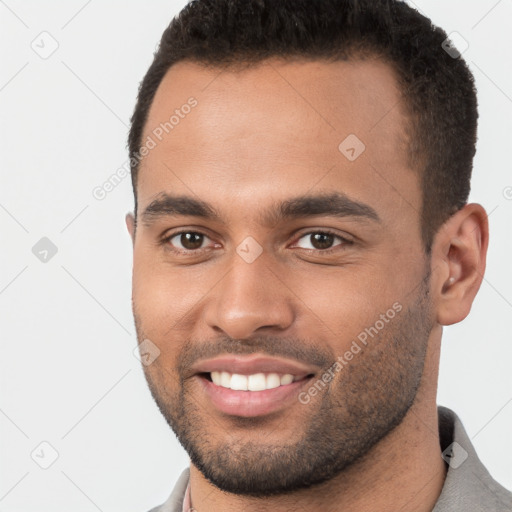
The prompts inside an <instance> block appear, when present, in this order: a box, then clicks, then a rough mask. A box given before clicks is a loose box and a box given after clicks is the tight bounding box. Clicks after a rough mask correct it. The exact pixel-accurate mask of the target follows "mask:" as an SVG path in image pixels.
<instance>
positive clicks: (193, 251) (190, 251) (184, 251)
mask: <svg viewBox="0 0 512 512" xmlns="http://www.w3.org/2000/svg"><path fill="white" fill-rule="evenodd" d="M184 233H193V234H195V235H202V236H204V237H206V238H209V237H208V235H207V234H206V233H203V232H201V231H193V230H190V229H184V230H181V231H176V232H174V233H171V234H169V235H168V236H166V237H164V238H163V239H162V240H161V244H162V245H164V246H165V247H166V249H168V250H170V251H172V252H174V253H177V254H186V255H192V254H199V253H201V252H204V251H206V250H209V249H210V248H209V247H202V248H200V249H178V248H176V247H173V246H171V245H170V244H169V242H170V240H171V239H172V238H174V237H176V236H178V235H182V234H184ZM318 233H321V234H322V235H331V236H333V237H335V238H338V239H339V240H341V242H342V243H341V244H339V245H335V246H334V247H330V248H329V249H304V248H301V247H299V249H302V250H303V251H309V252H315V253H321V254H331V253H332V252H334V251H337V250H343V247H344V246H347V245H353V243H354V242H353V241H352V240H349V239H347V238H344V237H342V236H340V235H338V234H337V233H335V232H333V231H331V230H329V229H319V230H313V231H307V232H305V233H302V234H301V235H300V236H299V238H297V241H298V240H300V239H301V238H303V237H305V236H307V235H313V234H318ZM340 247H341V249H340Z"/></svg>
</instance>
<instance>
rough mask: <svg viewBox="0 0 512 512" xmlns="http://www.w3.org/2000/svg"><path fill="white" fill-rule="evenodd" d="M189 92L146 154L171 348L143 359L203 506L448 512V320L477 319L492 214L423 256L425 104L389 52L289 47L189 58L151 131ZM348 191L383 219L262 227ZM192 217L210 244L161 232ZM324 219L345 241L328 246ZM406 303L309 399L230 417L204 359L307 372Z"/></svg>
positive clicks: (152, 318)
mask: <svg viewBox="0 0 512 512" xmlns="http://www.w3.org/2000/svg"><path fill="white" fill-rule="evenodd" d="M191 96H192V97H194V98H195V99H196V100H197V105H196V106H195V107H194V108H193V109H192V110H191V111H190V113H188V114H187V115H186V116H184V117H183V118H180V121H179V124H177V125H176V126H175V127H174V128H173V129H172V131H170V132H169V133H168V134H165V136H164V137H163V138H162V140H161V141H158V143H157V144H156V147H154V148H153V149H151V150H150V152H149V154H147V156H145V157H144V159H143V160H142V162H141V169H140V174H139V178H138V184H137V195H138V213H137V219H136V222H135V219H134V218H133V216H131V215H128V216H127V218H126V221H127V226H128V230H129V232H130V234H131V236H132V239H133V248H134V267H133V310H134V317H135V322H136V328H137V335H138V338H139V342H142V341H143V340H144V339H149V340H151V342H152V343H154V344H155V345H156V346H157V347H158V348H159V350H160V355H159V357H158V358H157V359H156V360H155V361H154V362H153V363H152V364H150V365H148V366H145V367H144V371H145V374H146V378H147V380H148V384H149V386H150V389H151V392H152V394H153V397H154V398H155V401H156V403H157V405H158V406H159V408H160V410H161V412H162V414H163V415H164V417H165V418H166V419H167V421H168V422H169V424H170V425H171V426H172V428H173V429H174V430H175V432H176V434H177V436H178V438H179V439H180V441H181V442H182V444H183V445H184V446H185V448H186V449H187V451H188V452H189V455H190V456H191V460H192V465H191V497H192V505H193V507H194V508H195V509H196V510H197V511H198V512H201V511H203V510H208V511H216V510H222V511H231V510H238V511H239V510H246V511H256V510H270V509H271V510H275V511H281V510H283V511H284V510H320V509H321V510H325V511H335V510H344V511H356V510H357V511H363V512H364V511H366V510H368V511H369V510H383V511H386V510H389V511H397V510H404V511H406V510H407V511H411V510H414V511H429V510H432V508H433V506H434V504H435V502H436V500H437V497H438V496H439V493H440V492H441V488H442V485H443V481H444V478H445V471H446V470H445V465H444V462H443V461H442V459H441V450H440V448H439V437H438V431H437V411H436V389H437V374H438V364H439V351H440V341H441V335H442V326H443V325H450V324H453V323H456V322H459V321H461V320H462V319H464V318H465V317H466V316H467V314H468V313H469V310H470V307H471V304H472V301H473V299H474V297H475V295H476V293H477V291H478V288H479V286H480V284H481V281H482V277H483V273H484V270H485V255H486V250H487V244H488V226H487V218H486V214H485V210H484V209H483V208H482V207H481V206H480V205H478V204H469V205H466V206H465V207H464V208H463V209H462V210H460V211H459V212H457V213H456V214H455V215H454V216H452V217H451V218H450V219H449V220H448V221H447V222H446V223H445V224H444V225H443V226H442V227H441V229H440V230H439V231H438V233H437V235H436V238H435V240H434V244H433V248H432V256H431V258H427V257H426V256H425V254H424V251H423V246H422V242H421V238H420V215H421V213H420V212H421V204H422V200H421V190H420V182H419V176H418V174H417V172H416V171H414V170H412V169H409V168H408V167H407V161H408V159H407V154H406V145H407V133H408V124H407V123H408V117H407V112H406V111H405V109H404V106H403V105H402V104H401V103H400V100H399V97H400V94H399V91H398V89H397V85H396V80H395V76H394V74H393V71H392V69H391V68H390V67H389V66H388V65H387V64H385V63H383V62H380V61H378V60H372V59H368V60H365V61H364V62H363V61H355V62H339V63H325V62H318V61H315V62H305V61H296V62H285V61H281V60H277V59H273V60H268V61H265V62H264V63H262V64H261V65H259V66H257V67H254V68H251V69H249V70H245V71H235V70H229V69H227V70H221V69H217V68H211V69H207V68H205V67H202V66H200V65H198V64H194V63H190V62H181V63H178V64H176V65H175V66H173V67H172V68H171V69H170V70H169V72H168V73H167V75H166V76H165V78H164V80H163V82H162V83H161V85H160V87H159V89H158V91H157V94H156V96H155V99H154V102H153V104H152V107H151V110H150V113H149V117H148V120H147V123H146V128H145V133H144V136H143V140H145V139H146V137H147V136H151V134H152V131H153V130H154V129H155V128H156V127H158V126H159V125H160V123H162V122H165V121H167V120H168V119H169V117H170V116H171V115H172V113H173V112H174V111H175V109H179V108H180V107H181V106H182V105H184V104H185V103H186V102H187V100H188V99H189V98H190V97H191ZM349 134H355V135H356V136H357V137H358V138H359V139H360V140H361V141H363V143H364V144H365V150H364V152H363V153H361V154H360V155H359V156H358V158H356V159H355V160H354V161H349V160H348V159H347V158H345V156H344V155H343V154H342V153H341V152H340V150H339V149H338V145H339V144H340V143H341V142H342V141H343V140H344V139H345V138H346V137H347V136H348V135H349ZM333 192H337V193H340V194H345V195H346V196H348V197H349V198H351V199H352V200H355V201H358V202H361V203H364V204H366V205H368V206H370V207H371V208H372V209H373V210H374V211H375V212H376V213H377V215H378V217H379V218H380V222H375V221H371V220H368V219H362V218H358V217H355V216H350V217H346V218H337V217H332V216H327V215H317V216H315V217H305V218H293V219H281V220H278V219H273V221H272V222H263V220H264V219H263V217H264V213H265V212H266V211H267V210H268V208H270V207H272V206H273V205H275V204H279V203H281V202H283V201H286V200H288V199H291V198H294V197H298V196H302V195H305V194H309V195H311V194H315V195H317V194H330V193H333ZM162 193H167V194H174V195H186V196H190V197H192V198H194V199H200V200H203V201H206V202H208V203H209V204H211V206H212V207H213V208H215V210H216V211H217V212H218V214H219V219H216V220H214V219H204V218H201V217H197V216H170V215H159V216H155V215H153V216H146V217H143V212H144V211H145V209H146V208H147V207H148V206H149V205H150V204H151V203H152V202H153V201H154V200H155V199H157V198H159V197H161V194H162ZM267 220H268V219H267ZM182 229H183V230H186V231H187V232H192V233H202V234H204V235H205V236H204V238H200V239H199V243H198V244H197V245H196V247H200V249H199V250H197V249H196V251H195V252H194V251H193V250H192V251H191V250H190V248H193V246H192V245H188V246H187V245H184V240H183V238H180V236H177V237H176V236H175V237H173V238H172V242H171V240H169V239H167V240H166V241H162V240H163V239H165V238H166V237H169V236H170V235H172V234H173V233H176V232H178V231H180V230H182ZM325 230H329V231H331V232H332V233H333V234H334V235H335V236H333V237H332V238H329V237H328V238H327V239H324V243H326V245H325V246H320V245H319V244H317V245H313V244H314V241H313V240H312V235H313V234H315V233H323V232H324V231H325ZM249 236H250V237H252V238H254V239H255V240H256V241H257V243H258V244H259V246H260V247H261V249H262V252H261V254H260V255H259V256H258V257H257V258H256V259H255V260H254V261H253V262H251V263H248V262H247V261H246V260H244V259H243V258H242V257H241V256H240V254H239V253H237V247H238V246H239V245H240V244H241V243H242V242H243V241H244V240H245V239H246V237H249ZM337 237H344V238H346V239H347V240H348V242H343V240H342V239H339V238H337ZM185 243H186V241H185ZM172 244H174V246H175V247H176V248H177V249H178V250H181V251H186V250H187V248H188V249H189V253H188V254H185V253H184V252H182V253H176V252H173V251H172ZM182 244H183V245H182ZM322 247H325V248H326V249H329V248H332V249H333V250H332V251H331V252H330V253H326V252H325V249H323V248H322ZM450 278H452V279H450ZM397 303H398V304H399V305H400V312H397V313H396V315H394V317H393V318H392V319H389V321H388V322H386V323H385V325H384V327H383V328H382V329H380V330H379V332H378V334H377V335H375V336H374V337H372V338H370V339H369V341H368V344H367V345H366V346H363V347H362V350H361V351H360V352H358V353H357V354H355V355H354V356H353V359H351V360H350V361H349V362H348V363H347V364H346V365H345V366H344V367H343V369H342V370H341V371H338V372H336V373H335V376H334V378H333V379H332V380H331V381H330V382H329V384H328V386H326V387H325V388H324V389H323V390H322V391H321V392H319V393H317V394H316V395H315V396H314V397H312V398H311V400H310V401H309V402H308V403H307V404H303V403H301V402H300V401H299V400H297V401H293V403H292V404H291V405H289V406H287V407H286V408H283V409H280V410H278V411H276V412H274V413H272V414H269V415H266V416H261V417H258V418H242V417H240V416H236V415H227V414H224V413H221V412H220V411H218V410H217V409H216V408H215V407H214V406H213V405H212V404H211V402H210V401H209V399H208V397H207V396H206V394H205V393H204V392H203V390H202V387H201V385H200V383H199V382H198V377H197V376H194V375H193V372H192V370H191V365H192V364H194V363H196V362H197V361H199V360H200V359H201V358H202V357H206V356H208V357H212V356H215V355H222V354H226V353H237V354H245V355H249V354H254V353H257V354H263V355H276V356H283V357H287V358H289V359H292V360H293V359H295V360H297V361H300V362H302V363H304V364H309V365H310V367H311V368H314V369H315V371H314V373H315V377H314V380H317V379H318V378H320V377H321V376H322V374H323V373H324V372H325V371H326V369H327V368H328V367H331V366H332V365H333V363H334V362H335V361H336V358H338V356H342V355H343V354H345V353H346V352H347V351H348V350H349V349H350V347H351V344H352V342H353V341H354V340H356V339H357V336H358V335H359V334H360V333H361V332H362V331H364V330H365V329H366V328H369V327H370V326H374V325H376V321H377V320H379V319H380V318H382V317H381V316H380V315H382V314H386V312H387V311H388V310H389V309H390V308H392V305H393V304H397ZM309 386H310V384H309V385H308V386H307V387H306V389H307V388H308V387H309ZM404 453H405V454H407V455H406V456H404ZM313 484H314V485H313Z"/></svg>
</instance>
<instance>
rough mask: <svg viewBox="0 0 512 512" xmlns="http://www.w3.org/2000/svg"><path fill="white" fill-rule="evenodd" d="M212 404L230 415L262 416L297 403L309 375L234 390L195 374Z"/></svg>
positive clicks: (309, 378)
mask: <svg viewBox="0 0 512 512" xmlns="http://www.w3.org/2000/svg"><path fill="white" fill-rule="evenodd" d="M195 378H196V379H198V380H199V382H200V384H201V386H202V388H203V390H204V392H205V393H206V395H207V396H208V398H209V399H210V401H211V403H212V404H213V406H214V407H215V408H216V409H218V410H219V411H221V412H223V413H225V414H229V415H232V416H241V417H244V418H251V417H255V416H264V415H266V414H270V413H273V412H276V411H278V410H279V409H284V408H285V407H287V406H290V405H293V404H294V403H298V402H299V400H298V394H299V390H300V388H302V387H303V386H304V385H305V384H306V383H307V382H308V381H309V380H311V377H306V378H304V379H301V380H298V381H296V382H292V383H291V384H286V385H285V386H279V387H277V388H273V389H265V390H264V391H236V390H234V389H229V388H224V387H222V386H217V385H216V384H214V383H213V382H211V381H209V380H208V379H206V378H205V377H202V376H198V375H197V376H196V377H195Z"/></svg>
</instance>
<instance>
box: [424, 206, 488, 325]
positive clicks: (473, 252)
mask: <svg viewBox="0 0 512 512" xmlns="http://www.w3.org/2000/svg"><path fill="white" fill-rule="evenodd" d="M488 241H489V226H488V221H487V213H486V212H485V210H484V208H483V207H482V206H480V205H479V204H475V203H473V204H467V205H465V206H464V207H463V208H462V209H461V210H459V211H458V212H457V213H455V214H454V215H453V216H452V217H450V219H448V221H447V222H446V223H445V224H444V225H443V226H442V228H441V229H440V230H439V232H438V234H437V236H436V240H435V242H434V246H433V249H432V252H433V265H435V266H436V267H437V268H438V272H437V273H436V279H435V280H434V288H435V289H434V293H435V295H436V301H435V302H436V305H437V321H438V323H439V324H441V325H452V324H455V323H458V322H460V321H462V320H464V318H466V316H467V315H468V314H469V312H470V310H471V306H472V304H473V300H474V298H475V296H476V294H477V292H478V290H479V288H480V285H481V284H482V280H483V275H484V272H485V261H486V254H487V246H488Z"/></svg>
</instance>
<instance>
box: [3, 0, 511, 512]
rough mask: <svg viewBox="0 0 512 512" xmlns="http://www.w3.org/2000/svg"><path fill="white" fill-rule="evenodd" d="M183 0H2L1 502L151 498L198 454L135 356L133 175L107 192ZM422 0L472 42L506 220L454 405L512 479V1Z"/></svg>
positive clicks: (492, 253)
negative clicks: (48, 253) (49, 248)
mask: <svg viewBox="0 0 512 512" xmlns="http://www.w3.org/2000/svg"><path fill="white" fill-rule="evenodd" d="M410 3H411V4H412V2H410ZM183 5H185V2H184V1H172V2H170V1H167V2H165V1H151V2H142V1H139V2H122V1H120V0H117V1H112V0H109V1H103V2H100V1H98V0H92V1H91V0H89V1H84V0H73V1H66V2H64V1H59V2H56V1H54V2H44V3H43V2H36V1H17V0H5V1H4V0H0V20H1V22H0V38H1V48H2V56H1V62H2V65H1V67H0V105H1V107H0V108H1V112H0V119H1V133H0V141H1V164H0V165H1V167H0V169H1V184H2V185H1V188H0V230H1V235H0V236H1V251H0V314H1V324H0V325H1V354H0V371H1V396H0V428H1V436H0V450H1V452H0V461H1V463H0V464H1V466H0V471H1V473H0V512H1V511H35V510H37V511H50V510H51V511H55V512H58V511H65V510H66V511H67V510H73V511H74V512H80V511H84V512H89V511H91V512H92V511H95V510H101V511H123V512H127V511H129V510H131V511H135V512H138V511H140V512H143V511H145V510H147V509H149V508H151V507H152V506H154V505H156V504H158V503H160V502H162V501H164V500H165V498H166V497H167V495H168V494H169V493H170V491H171V489H172V487H173V485H174V483H175V480H176V478H177V477H178V475H179V473H180V472H181V470H182V469H183V468H184V467H186V465H187V464H188V459H187V456H186V454H185V452H184V451H183V450H182V448H181V447H180V446H179V444H178V443H177V441H176V439H175V438H174V435H173V434H172V432H171V431H170V429H169V428H168V426H167V424H166V423H165V421H164V420H163V418H162V417H161V416H160V413H159V412H158V410H157V408H156V406H155V405H154V403H153V401H152V399H151V396H150V394H149V391H148V390H147V386H146V382H145V380H144V377H143V373H142V370H141V368H140V363H139V361H138V360H137V359H136V358H135V357H134V355H133V353H132V351H133V349H134V347H135V346H136V338H135V333H134V326H133V320H132V313H131V307H130V295H131V262H132V260H131V245H130V240H129V237H128V234H127V232H126V229H125V225H124V215H125V213H126V212H127V211H129V210H131V209H132V206H133V200H132V195H131V194H132V193H131V184H130V179H129V177H127V178H125V179H124V180H123V181H122V182H121V183H120V184H119V186H117V187H116V188H115V189H114V190H113V191H112V192H111V193H109V194H108V195H107V197H106V198H105V199H104V200H101V201H100V200H97V199H95V198H94V197H93V195H92V191H93V189H94V188H95V187H96V186H98V185H101V184H102V183H103V182H105V181H106V180H107V179H108V178H109V176H110V175H112V174H113V173H114V172H115V171H116V170H117V169H118V168H119V167H121V166H122V165H123V164H124V163H125V162H126V159H127V152H126V147H125V144H126V135H127V129H128V120H129V117H130V115H131V113H132V110H133V106H134V101H135V96H136V92H137V87H138V84H139V81H140V80H141V79H142V76H143V74H144V73H145V71H146V70H147V67H148V66H149V64H150V62H151V59H152V54H153V51H154V50H155V47H156V45H157V43H158V41H159V39H160V36H161V33H162V31H163V30H164V28H165V27H166V26H167V25H168V23H169V22H170V20H171V18H172V17H173V16H174V15H175V14H176V13H178V11H179V10H180V9H181V7H183ZM415 5H416V6H417V7H418V8H419V9H420V10H421V11H423V12H424V13H425V14H426V15H427V16H429V17H430V18H431V19H432V20H433V21H434V23H437V24H439V25H441V26H442V27H443V28H444V29H445V30H446V31H447V32H448V33H450V32H453V31H456V32H458V33H459V34H460V35H461V36H462V37H463V38H464V39H465V40H466V41H467V42H468V43H469V48H468V49H467V51H466V52H465V53H464V57H465V59H466V60H467V61H468V62H469V63H470V65H471V69H472V70H473V72H474V74H475V77H476V81H477V86H478V90H479V102H480V127H479V142H478V152H477V157H476V160H475V170H474V178H473V191H472V194H471V198H470V200H471V201H475V202H480V203H481V204H483V205H484V207H485V208H486V209H487V211H488V213H489V215H490V216H489V221H490V227H491V244H490V249H489V256H488V268H487V272H486V276H485V280H484V282H483V284H482V287H481V290H480V293H479V294H478V296H477V299H476V301H475V303H474V307H473V309H472V312H471V314H470V316H469V317H468V318H467V319H466V320H465V321H464V322H462V323H461V324H458V325H456V326H452V327H449V328H446V329H445V333H444V344H443V351H442V360H441V368H440V388H439V403H440V404H443V405H447V406H449V407H452V408H453V409H454V410H455V411H456V412H457V413H458V414H459V415H460V417H461V418H462V420H463V422H464V425H465V427H466V429H467V431H468V433H469V435H470V437H471V438H472V439H473V442H474V444H475V446H476V449H477V452H478V453H479V455H480V457H481V459H482V460H483V462H484V463H485V465H486V466H487V467H488V468H489V470H490V472H491V473H492V475H493V476H494V477H495V478H496V479H497V480H498V481H499V482H501V483H502V484H503V485H505V486H507V487H508V488H512V462H511V461H512V457H511V454H512V436H511V435H510V434H511V427H512V403H511V402H512V381H511V374H510V367H511V364H510V361H511V359H512V343H511V341H512V340H511V335H510V332H511V328H510V322H511V319H512V314H511V313H512V275H511V271H510V266H509V262H510V254H511V249H512V247H511V239H510V233H511V218H512V200H511V199H512V188H510V187H512V175H511V172H510V148H511V142H512V139H511V134H512V99H511V97H512V73H510V54H509V51H510V48H511V47H512V34H511V30H510V20H511V19H512V3H511V1H510V0H502V1H496V0H479V1H471V2H468V1H467V0H456V1H455V0H449V1H445V0H435V1H434V0H424V1H421V0H418V1H417V2H415ZM43 31H47V32H48V33H49V34H51V36H48V35H43V36H40V34H41V32H43ZM42 38H46V39H42ZM52 38H53V39H55V40H56V41H57V42H58V45H59V46H58V48H57V50H56V51H55V52H54V53H53V54H52V55H51V56H49V57H48V58H46V59H43V58H41V57H40V56H39V54H38V53H36V51H34V50H33V48H32V47H31V44H32V45H33V46H36V47H39V52H44V51H49V49H51V45H52V44H55V43H52ZM33 41H34V43H32V42H33ZM507 187H508V188H507ZM42 237H48V238H49V239H50V240H51V241H52V242H53V243H54V244H55V245H56V246H57V248H58V252H57V254H56V255H55V256H54V257H52V258H51V259H49V261H47V262H42V261H40V260H39V259H38V258H36V256H35V255H34V254H33V253H32V247H33V246H34V245H35V244H36V243H37V242H38V241H39V240H40V239H41V238H42ZM43 441H46V442H48V443H50V445H51V446H52V447H53V448H54V449H55V450H56V451H57V452H58V454H59V456H58V458H57V460H56V461H55V462H54V464H53V465H51V466H50V467H49V468H48V469H42V468H41V467H39V465H38V464H37V463H36V461H37V462H39V463H40V464H45V463H49V462H51V457H52V450H51V449H50V448H49V447H48V446H46V445H42V446H41V445H40V443H41V442H43ZM34 450H35V452H34V454H33V458H32V457H31V453H32V452H33V451H34ZM404 457H407V454H406V453H404Z"/></svg>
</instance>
